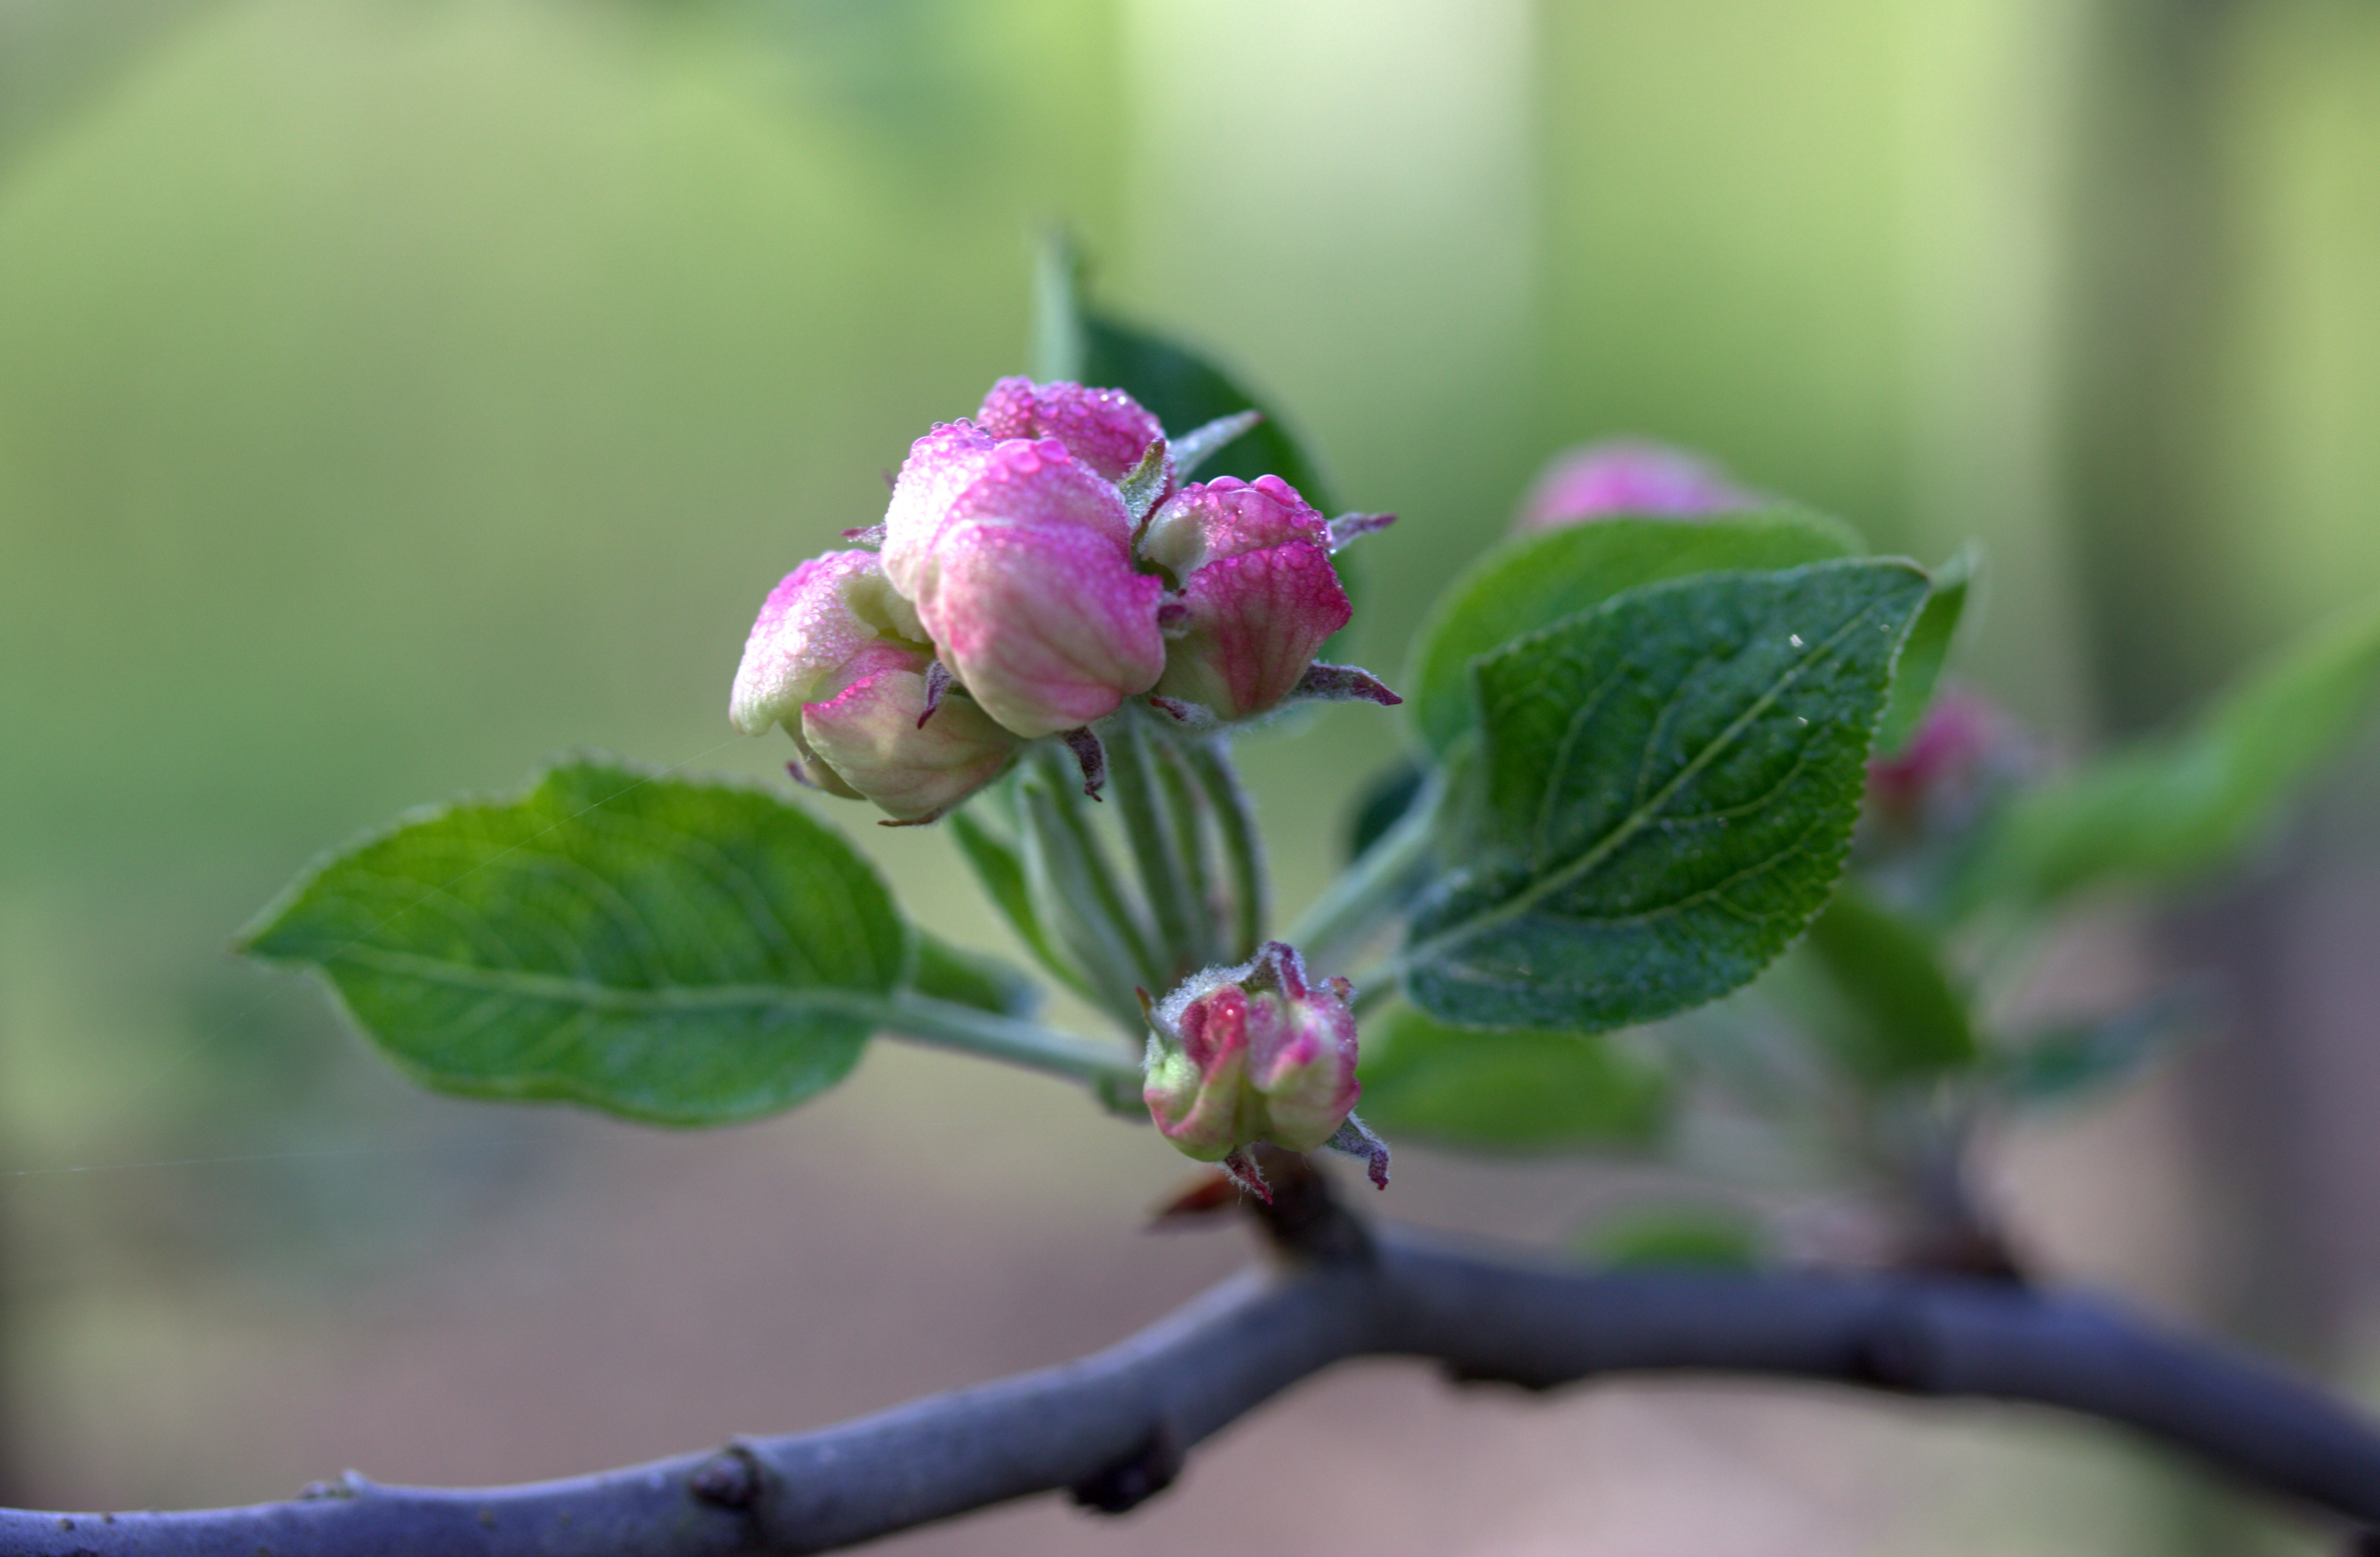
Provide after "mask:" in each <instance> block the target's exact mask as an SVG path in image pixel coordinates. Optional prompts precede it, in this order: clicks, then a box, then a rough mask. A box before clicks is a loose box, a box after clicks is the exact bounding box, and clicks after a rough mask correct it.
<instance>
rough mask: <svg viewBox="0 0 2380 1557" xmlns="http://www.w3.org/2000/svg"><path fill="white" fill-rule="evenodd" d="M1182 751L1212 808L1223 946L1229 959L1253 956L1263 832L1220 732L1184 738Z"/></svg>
mask: <svg viewBox="0 0 2380 1557" xmlns="http://www.w3.org/2000/svg"><path fill="white" fill-rule="evenodd" d="M1183 755H1184V758H1186V759H1187V760H1188V761H1189V764H1190V772H1192V774H1193V775H1194V776H1196V779H1197V781H1198V787H1199V788H1200V789H1202V790H1204V791H1205V792H1206V795H1207V798H1208V801H1209V802H1210V803H1211V804H1212V805H1213V806H1214V808H1215V824H1216V831H1217V833H1220V836H1221V839H1222V845H1223V866H1224V869H1225V870H1226V871H1227V872H1229V874H1230V877H1231V882H1232V937H1231V944H1230V946H1228V947H1227V948H1226V949H1225V951H1226V955H1228V956H1229V957H1230V958H1231V960H1233V962H1244V961H1245V960H1246V959H1247V958H1249V957H1252V956H1254V955H1256V953H1257V945H1258V944H1259V943H1261V942H1262V941H1263V940H1264V938H1265V928H1266V926H1267V924H1268V923H1269V921H1270V920H1271V918H1272V885H1271V882H1270V880H1269V877H1268V876H1267V874H1266V870H1265V852H1264V835H1263V834H1262V833H1260V832H1258V831H1257V810H1256V805H1255V803H1254V802H1253V801H1251V800H1250V799H1249V798H1248V792H1247V790H1246V789H1245V787H1243V786H1242V785H1241V784H1240V775H1239V772H1238V770H1236V769H1235V768H1233V766H1232V749H1231V747H1230V745H1229V743H1228V742H1227V741H1226V740H1225V739H1224V738H1223V737H1222V736H1214V737H1212V738H1210V739H1208V740H1203V741H1195V742H1184V745H1183Z"/></svg>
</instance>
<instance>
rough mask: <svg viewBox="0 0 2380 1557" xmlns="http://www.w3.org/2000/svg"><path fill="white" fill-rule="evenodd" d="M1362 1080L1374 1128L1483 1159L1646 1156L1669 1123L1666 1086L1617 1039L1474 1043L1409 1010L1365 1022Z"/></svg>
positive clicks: (1477, 1037) (1557, 1036) (1545, 1037)
mask: <svg viewBox="0 0 2380 1557" xmlns="http://www.w3.org/2000/svg"><path fill="white" fill-rule="evenodd" d="M1358 1074H1359V1076H1360V1077H1361V1079H1362V1081H1363V1084H1364V1095H1363V1099H1362V1101H1361V1104H1360V1106H1361V1109H1362V1112H1363V1114H1364V1118H1365V1120H1366V1122H1367V1123H1369V1124H1370V1125H1373V1126H1374V1127H1375V1128H1377V1129H1379V1130H1382V1131H1384V1132H1386V1133H1387V1134H1389V1135H1390V1136H1391V1137H1398V1136H1403V1137H1412V1138H1414V1139H1417V1140H1430V1141H1438V1142H1440V1143H1443V1144H1445V1145H1448V1146H1455V1147H1462V1148H1465V1149H1467V1150H1475V1151H1501V1152H1533V1151H1565V1150H1594V1149H1602V1150H1613V1149H1622V1148H1633V1147H1639V1146H1643V1145H1645V1144H1647V1143H1649V1142H1650V1141H1652V1140H1653V1139H1654V1138H1655V1137H1658V1135H1659V1134H1660V1133H1661V1130H1662V1127H1663V1126H1664V1125H1667V1123H1668V1122H1669V1118H1670V1081H1669V1077H1668V1076H1667V1074H1666V1073H1665V1072H1663V1071H1662V1070H1661V1069H1660V1068H1659V1067H1658V1066H1657V1065H1655V1064H1651V1063H1650V1062H1648V1061H1646V1060H1645V1059H1643V1058H1641V1057H1639V1056H1638V1055H1636V1054H1634V1053H1633V1052H1629V1051H1626V1050H1623V1049H1621V1048H1620V1047H1618V1046H1617V1045H1615V1044H1614V1043H1613V1042H1612V1041H1611V1040H1609V1039H1606V1038H1587V1037H1583V1036H1581V1035H1580V1034H1577V1033H1566V1032H1538V1031H1534V1030H1530V1029H1527V1028H1517V1029H1514V1028H1507V1029H1504V1030H1500V1031H1495V1032H1475V1031H1467V1030H1464V1029H1463V1028H1450V1027H1447V1026H1446V1025H1444V1024H1443V1023H1440V1022H1434V1021H1432V1020H1431V1019H1430V1018H1429V1017H1427V1016H1424V1015H1423V1014H1422V1013H1420V1012H1418V1011H1415V1010H1414V1009H1413V1008H1412V1007H1410V1006H1400V1007H1398V1008H1397V1010H1396V1011H1395V1012H1394V1013H1392V1014H1391V1015H1390V1016H1389V1017H1388V1018H1387V1019H1386V1020H1385V1021H1381V1022H1378V1023H1373V1022H1366V1032H1365V1035H1364V1040H1363V1053H1362V1059H1361V1062H1360V1069H1359V1071H1358Z"/></svg>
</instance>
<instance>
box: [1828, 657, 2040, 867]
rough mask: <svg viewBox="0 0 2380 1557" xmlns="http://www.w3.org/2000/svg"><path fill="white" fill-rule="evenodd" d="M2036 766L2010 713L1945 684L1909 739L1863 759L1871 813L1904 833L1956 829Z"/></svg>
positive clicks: (1891, 829) (1883, 824)
mask: <svg viewBox="0 0 2380 1557" xmlns="http://www.w3.org/2000/svg"><path fill="white" fill-rule="evenodd" d="M2033 767H2034V751H2033V748H2032V747H2031V744H2030V743H2029V742H2028V741H2027V740H2026V739H2025V736H2024V735H2023V733H2022V731H2021V730H2019V729H2018V727H2017V726H2016V724H2015V723H2014V722H2013V721H2012V720H2010V718H2009V717H2008V715H2006V714H2005V713H2003V712H2000V711H1999V709H1998V708H1997V707H1995V706H1994V705H1992V704H1991V703H1989V702H1987V701H1985V699H1982V698H1980V697H1977V696H1976V695H1975V694H1974V693H1973V692H1969V691H1966V690H1964V689H1963V688H1961V687H1945V688H1944V689H1943V690H1942V691H1941V692H1940V693H1938V694H1937V696H1936V698H1935V699H1934V705H1933V707H1931V708H1929V709H1927V710H1926V711H1925V719H1924V720H1923V721H1922V722H1920V724H1918V726H1917V730H1916V733H1915V734H1913V735H1912V736H1910V737H1909V741H1908V744H1907V745H1905V746H1903V747H1902V748H1900V750H1899V751H1898V752H1895V753H1894V754H1893V755H1891V756H1889V757H1880V758H1877V759H1876V760H1874V761H1871V762H1870V763H1869V764H1868V765H1867V798H1868V814H1869V818H1870V820H1871V821H1872V822H1873V823H1874V824H1875V825H1876V826H1877V827H1881V828H1883V829H1886V830H1887V831H1888V833H1897V834H1900V835H1902V836H1904V837H1905V836H1907V835H1909V834H1913V833H1946V832H1955V831H1957V830H1958V829H1960V828H1961V827H1964V826H1965V825H1966V824H1967V823H1968V822H1970V821H1973V820H1974V819H1975V818H1976V817H1977V816H1978V815H1979V814H1980V813H1981V812H1982V811H1983V810H1984V809H1985V808H1986V807H1987V806H1988V805H1989V804H1990V803H1991V801H1992V800H1993V799H1994V798H1995V797H1998V795H1999V794H2000V792H2002V791H2003V790H2005V789H2007V788H2008V787H2009V786H2010V785H2012V784H2015V783H2016V782H2018V781H2019V780H2021V779H2022V778H2023V777H2024V776H2026V774H2027V773H2028V772H2030V771H2031V770H2032V769H2033Z"/></svg>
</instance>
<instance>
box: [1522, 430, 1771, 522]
mask: <svg viewBox="0 0 2380 1557" xmlns="http://www.w3.org/2000/svg"><path fill="white" fill-rule="evenodd" d="M1755 502H1756V499H1755V498H1754V497H1753V496H1752V495H1751V494H1750V493H1745V492H1744V491H1743V490H1742V489H1740V488H1739V487H1737V486H1736V484H1735V483H1734V482H1733V481H1731V480H1728V476H1727V472H1726V471H1724V470H1721V469H1720V468H1718V466H1716V465H1714V464H1712V463H1711V462H1710V461H1708V460H1706V459H1703V458H1701V457H1699V456H1694V455H1691V454H1687V453H1685V452H1684V451H1683V450H1681V449H1673V448H1668V447H1665V446H1664V445H1662V444H1644V443H1632V442H1624V441H1623V442H1615V443H1608V444H1587V445H1585V447H1582V448H1576V449H1573V450H1571V451H1569V452H1568V453H1566V454H1560V455H1556V456H1554V457H1553V458H1552V459H1551V460H1550V461H1548V463H1547V465H1546V468H1545V469H1544V471H1543V472H1541V473H1540V474H1539V475H1538V477H1537V480H1536V484H1535V485H1533V486H1531V487H1530V488H1529V494H1528V496H1526V497H1525V498H1524V499H1522V501H1521V511H1520V513H1519V514H1518V515H1517V516H1516V517H1514V518H1513V520H1512V529H1513V530H1514V532H1515V533H1518V534H1524V535H1525V534H1528V533H1529V532H1531V531H1533V530H1541V529H1564V528H1566V527H1568V526H1570V525H1574V524H1583V523H1585V522H1586V521H1587V520H1589V519H1598V518H1603V517H1607V516H1609V515H1612V514H1658V515H1668V516H1670V517H1678V518H1692V517H1697V516H1700V515H1704V514H1721V513H1726V512H1728V511H1729V510H1730V509H1737V508H1744V507H1749V506H1751V505H1753V504H1754V503H1755Z"/></svg>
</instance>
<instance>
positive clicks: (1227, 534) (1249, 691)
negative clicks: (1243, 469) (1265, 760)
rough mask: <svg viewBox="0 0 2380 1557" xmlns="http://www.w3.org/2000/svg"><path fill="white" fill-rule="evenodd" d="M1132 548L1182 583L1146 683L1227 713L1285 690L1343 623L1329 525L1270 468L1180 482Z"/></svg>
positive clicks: (1264, 704) (1247, 710) (1243, 714)
mask: <svg viewBox="0 0 2380 1557" xmlns="http://www.w3.org/2000/svg"><path fill="white" fill-rule="evenodd" d="M1141 556H1142V557H1143V558H1144V559H1145V560H1147V561H1148V562H1152V563H1154V564H1156V565H1157V566H1160V567H1162V568H1164V569H1165V570H1166V571H1167V572H1169V573H1170V574H1172V576H1173V578H1175V579H1176V580H1178V581H1179V583H1180V586H1181V589H1180V592H1179V593H1178V594H1177V595H1175V596H1173V597H1172V598H1171V599H1169V600H1168V601H1167V602H1166V616H1167V621H1168V626H1167V629H1166V632H1167V637H1168V638H1169V639H1172V643H1171V646H1170V648H1169V651H1168V652H1167V656H1166V662H1165V674H1164V675H1162V676H1161V677H1160V678H1159V680H1158V683H1157V688H1156V689H1157V691H1158V692H1159V694H1160V695H1161V696H1163V697H1166V698H1171V699H1178V700H1179V701H1182V702H1188V703H1196V704H1199V705H1200V706H1202V707H1204V708H1207V709H1208V710H1211V711H1212V712H1214V713H1215V715H1216V716H1217V717H1218V718H1220V719H1223V720H1226V721H1229V720H1234V719H1245V718H1247V717H1249V716H1250V715H1252V714H1257V713H1262V712H1265V711H1266V710H1267V709H1269V708H1271V707H1273V706H1274V705H1276V704H1278V703H1279V702H1280V701H1281V699H1283V698H1286V697H1288V696H1289V694H1290V692H1291V691H1292V690H1293V689H1294V688H1295V687H1296V686H1297V684H1298V682H1299V680H1300V679H1301V678H1302V677H1303V676H1304V675H1305V673H1306V669H1307V667H1308V666H1310V665H1312V664H1313V663H1314V656H1315V654H1316V652H1317V651H1318V650H1320V649H1321V647H1322V645H1323V642H1324V640H1326V639H1329V638H1330V635H1331V634H1333V633H1335V632H1337V631H1338V630H1339V629H1340V628H1342V627H1343V626H1346V625H1347V617H1348V614H1349V608H1348V604H1347V591H1346V590H1344V589H1342V588H1341V587H1340V583H1339V575H1338V572H1337V571H1336V570H1335V569H1334V568H1332V566H1330V526H1329V525H1328V524H1327V523H1326V522H1325V521H1324V520H1323V517H1322V516H1321V515H1320V514H1318V513H1316V512H1315V511H1314V509H1313V508H1311V507H1310V506H1308V505H1307V504H1306V502H1305V499H1304V498H1302V497H1300V496H1298V494H1297V491H1296V489H1295V488H1293V487H1292V486H1291V485H1290V484H1289V483H1288V482H1287V481H1284V480H1281V478H1280V477H1278V476H1260V477H1258V478H1257V480H1255V481H1254V482H1248V481H1243V480H1238V479H1237V478H1235V477H1231V476H1219V477H1217V478H1216V479H1215V480H1211V481H1203V482H1198V483H1196V484H1194V485H1191V486H1187V487H1184V488H1183V489H1182V491H1181V492H1179V493H1176V494H1175V495H1174V496H1173V497H1172V499H1171V500H1169V501H1168V502H1167V503H1166V504H1165V505H1163V506H1161V507H1160V508H1159V509H1158V510H1157V512H1156V513H1155V514H1154V515H1152V516H1151V517H1150V518H1149V524H1148V530H1147V534H1146V535H1145V536H1144V537H1143V538H1142V541H1141Z"/></svg>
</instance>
